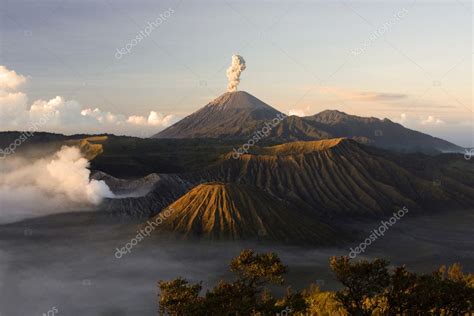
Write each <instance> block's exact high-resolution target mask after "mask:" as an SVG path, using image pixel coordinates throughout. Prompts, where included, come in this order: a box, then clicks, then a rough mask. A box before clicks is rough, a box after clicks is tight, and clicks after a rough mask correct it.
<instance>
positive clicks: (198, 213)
mask: <svg viewBox="0 0 474 316" xmlns="http://www.w3.org/2000/svg"><path fill="white" fill-rule="evenodd" d="M168 209H169V210H172V211H171V212H170V215H169V217H167V218H165V219H164V220H163V223H162V224H161V225H160V226H159V227H158V230H160V231H162V232H169V233H174V234H177V235H178V236H180V237H182V238H186V239H187V238H202V239H208V240H251V239H258V240H267V241H273V242H283V243H290V244H291V243H296V244H318V245H330V244H334V242H335V241H340V240H341V238H340V235H339V236H338V235H337V234H336V233H335V231H334V230H333V229H331V228H330V227H329V226H328V225H326V224H324V223H322V222H320V221H318V220H316V219H314V218H312V217H309V216H307V215H306V214H304V213H303V212H302V211H300V210H299V209H296V208H295V207H294V206H292V205H291V204H290V203H288V202H287V201H285V200H282V199H279V198H278V197H276V196H273V195H271V194H269V193H267V192H265V191H263V190H260V189H258V188H256V187H253V186H249V185H243V184H234V183H222V182H211V183H204V184H200V185H198V186H196V187H195V188H193V189H192V190H191V191H189V192H188V193H186V194H185V195H183V196H182V197H181V198H179V199H178V200H177V201H175V202H174V203H172V204H171V205H170V207H169V208H168ZM157 216H160V215H157ZM153 220H155V219H153Z"/></svg>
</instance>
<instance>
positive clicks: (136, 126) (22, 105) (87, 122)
mask: <svg viewBox="0 0 474 316" xmlns="http://www.w3.org/2000/svg"><path fill="white" fill-rule="evenodd" d="M25 81H26V78H25V77H24V76H22V75H18V74H17V73H16V72H15V71H13V70H8V69H7V68H6V67H5V66H0V122H1V123H2V124H1V129H2V130H27V129H28V127H30V126H31V125H33V124H35V123H37V122H38V121H39V120H40V119H42V122H41V124H39V125H41V126H40V130H44V131H50V132H58V133H66V134H73V133H113V134H120V135H131V136H140V137H148V136H150V135H153V134H154V133H157V132H158V131H159V130H161V129H163V128H165V127H167V126H169V125H171V124H172V123H174V122H175V121H177V118H176V117H175V116H174V115H172V114H169V115H164V114H162V113H159V112H156V111H150V113H149V115H148V117H145V116H139V115H131V116H128V117H127V116H125V115H123V114H117V113H113V112H110V111H103V110H102V109H100V108H94V109H92V108H86V107H83V106H82V105H81V104H80V103H79V102H77V101H75V100H65V99H64V98H63V97H61V96H56V97H55V98H53V99H51V100H36V101H34V102H33V104H32V105H31V107H30V108H29V109H28V107H27V105H28V98H27V96H26V94H24V93H23V92H20V91H16V89H17V88H18V87H20V86H21V85H22V84H23V83H24V82H25ZM45 117H47V120H45V119H44V118H45ZM37 125H38V124H37Z"/></svg>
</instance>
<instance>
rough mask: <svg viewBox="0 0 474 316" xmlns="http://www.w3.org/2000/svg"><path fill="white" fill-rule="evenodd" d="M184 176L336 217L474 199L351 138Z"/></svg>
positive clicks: (301, 145)
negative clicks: (265, 194)
mask: <svg viewBox="0 0 474 316" xmlns="http://www.w3.org/2000/svg"><path fill="white" fill-rule="evenodd" d="M458 156H460V155H458ZM183 176H184V177H190V181H191V182H192V181H196V179H203V178H204V179H207V180H209V181H223V182H232V183H238V184H247V185H251V186H255V187H258V188H260V189H262V190H264V191H266V192H268V193H270V194H272V195H275V196H278V197H280V198H282V199H285V200H287V201H290V202H292V203H293V204H295V205H297V206H299V207H302V208H311V209H313V210H315V211H316V212H317V213H318V214H325V215H326V216H331V217H332V216H341V215H342V216H346V215H348V216H353V215H373V216H381V215H383V214H390V213H391V212H392V211H394V210H396V209H397V208H399V207H403V206H407V207H408V208H410V209H413V210H422V209H424V210H429V211H431V210H432V209H433V208H437V207H440V206H442V207H444V208H446V206H453V207H454V206H455V207H463V206H464V207H466V206H469V205H472V203H473V201H474V188H473V187H472V185H471V186H469V185H467V184H466V183H462V181H458V180H456V179H455V178H450V179H449V181H450V182H452V185H450V186H440V185H437V184H436V183H435V182H433V181H432V180H430V179H426V178H424V177H422V176H421V175H415V174H413V173H411V172H410V171H408V170H406V169H405V168H403V167H401V166H399V165H398V164H397V163H395V162H394V161H391V160H389V159H386V158H385V157H384V155H382V154H378V150H376V149H375V148H372V149H371V148H368V147H366V146H363V145H361V144H359V143H357V142H356V141H354V140H350V139H345V138H339V139H331V140H323V141H313V142H293V143H287V144H283V145H277V146H273V147H266V148H255V149H254V150H253V151H252V152H249V153H248V154H244V155H242V156H241V157H240V158H238V159H234V158H232V155H231V154H228V155H227V156H226V157H225V159H224V160H223V161H221V162H220V163H217V164H215V165H214V166H212V167H210V168H208V169H205V170H202V171H200V172H197V173H193V174H189V175H183ZM193 179H194V180H193ZM447 183H448V182H447Z"/></svg>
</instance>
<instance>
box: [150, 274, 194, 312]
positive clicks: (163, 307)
mask: <svg viewBox="0 0 474 316" xmlns="http://www.w3.org/2000/svg"><path fill="white" fill-rule="evenodd" d="M158 287H159V288H160V293H161V294H159V295H158V297H159V306H160V308H159V313H160V315H165V314H166V315H168V314H169V315H200V314H201V313H199V310H200V309H201V308H202V299H201V298H200V297H199V292H201V289H202V286H201V284H190V283H189V282H188V281H187V280H185V279H183V278H181V277H178V278H177V279H174V280H172V281H169V282H166V281H159V282H158Z"/></svg>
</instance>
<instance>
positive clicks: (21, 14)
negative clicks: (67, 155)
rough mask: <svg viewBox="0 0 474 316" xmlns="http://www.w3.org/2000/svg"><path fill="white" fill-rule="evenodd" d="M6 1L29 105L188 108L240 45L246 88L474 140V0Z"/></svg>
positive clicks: (288, 104)
mask: <svg viewBox="0 0 474 316" xmlns="http://www.w3.org/2000/svg"><path fill="white" fill-rule="evenodd" d="M2 1H3V2H1V3H2V10H1V11H2V13H1V14H2V18H1V55H0V65H3V66H5V67H6V68H7V69H8V70H12V71H15V72H16V73H17V74H18V75H22V76H24V77H25V78H26V82H25V83H24V84H22V85H21V87H20V86H19V87H18V88H16V89H17V90H18V91H21V92H22V93H24V94H25V95H26V96H27V98H28V101H27V103H26V104H27V107H29V106H31V104H33V103H34V102H35V101H36V100H44V101H48V100H50V99H53V98H55V97H56V96H61V97H62V98H63V99H64V101H65V104H66V103H67V102H68V100H75V101H76V102H77V103H78V104H80V105H79V106H80V107H83V108H91V109H94V108H99V109H100V111H101V113H106V112H107V113H109V112H110V113H113V114H114V115H123V116H124V117H125V118H127V117H129V116H137V117H138V116H143V117H145V118H146V117H147V116H148V114H149V113H150V111H155V112H156V113H158V114H159V115H162V117H166V116H167V115H173V116H174V118H175V119H178V118H180V117H184V116H186V115H187V114H189V113H191V112H193V111H195V110H196V109H198V108H199V107H201V106H203V105H205V104H206V103H207V102H209V101H210V100H212V99H213V98H215V97H217V96H218V95H220V94H221V93H223V92H225V89H226V85H227V79H226V76H225V69H226V68H227V67H228V66H229V65H230V58H231V56H232V54H235V53H238V54H240V55H242V56H243V57H244V58H245V60H246V62H247V69H246V70H245V71H244V72H243V74H242V78H241V79H242V81H241V84H240V86H239V89H240V90H245V91H248V92H250V93H252V94H253V95H255V96H257V97H259V98H260V99H262V100H263V101H265V102H267V103H269V104H271V105H272V106H274V107H276V108H278V109H279V110H281V111H292V113H298V114H300V115H311V114H315V113H317V112H319V111H322V110H324V109H328V108H329V109H340V110H343V111H345V112H348V113H351V114H356V115H361V116H375V117H380V118H384V117H388V118H390V119H393V120H398V121H400V122H402V123H403V124H404V125H407V126H409V127H412V128H415V129H418V130H422V131H425V132H428V133H430V134H434V135H436V136H440V137H443V138H447V139H449V140H451V141H455V142H456V143H458V144H462V145H465V146H473V144H472V139H473V125H472V120H473V112H472V17H473V12H472V5H471V3H470V2H469V1H365V2H363V1H358V2H355V1H231V0H220V1H197V0H196V1H186V0H182V1H163V0H160V1H105V0H104V1H99V0H97V1H92V0H89V1H79V0H73V1H71V0H69V1H68V0H63V1H23V0H15V1H5V0H2ZM170 8H171V9H172V11H173V13H171V14H170V15H169V17H167V18H166V19H165V20H163V23H162V24H160V25H159V26H158V27H156V28H155V29H154V30H153V31H152V32H151V33H150V35H149V36H148V37H146V38H143V40H141V41H140V42H139V43H138V44H137V45H136V46H134V47H133V48H132V49H131V51H130V53H128V54H126V55H124V56H122V58H120V59H117V58H116V57H115V54H116V51H117V48H119V49H120V48H122V47H124V46H125V45H126V44H127V43H129V42H130V41H131V40H132V39H133V38H135V37H136V35H137V34H138V33H139V32H140V31H142V30H144V29H145V27H146V26H147V23H148V22H150V21H154V20H156V19H157V18H158V17H159V16H160V14H163V13H164V12H166V11H167V10H169V9H170ZM396 14H398V15H399V17H398V18H396V19H394V16H395V15H396ZM384 25H385V27H384ZM355 52H357V53H355ZM167 122H168V123H169V122H171V120H169V121H167ZM18 124H21V123H18ZM82 126H83V127H82V128H85V126H87V125H86V124H83V125H82ZM162 127H164V125H162V124H161V125H160V124H156V125H154V126H151V127H149V128H150V131H151V130H152V129H155V130H156V129H158V130H159V129H161V128H162ZM104 128H105V127H104ZM147 128H148V127H147ZM56 129H57V130H58V131H61V127H57V126H56ZM65 131H66V132H67V131H69V130H67V129H65ZM69 132H73V130H71V131H69ZM123 133H127V131H126V130H124V131H123ZM131 134H133V133H132V132H131Z"/></svg>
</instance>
